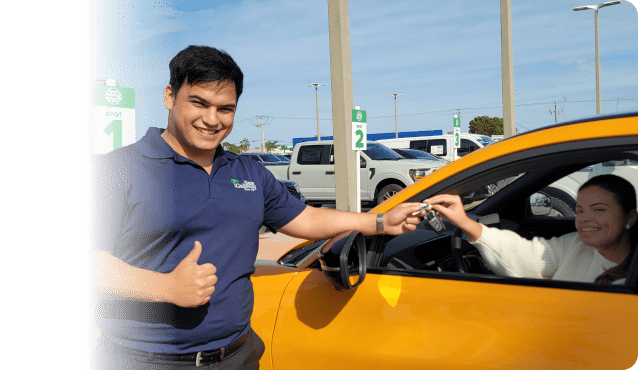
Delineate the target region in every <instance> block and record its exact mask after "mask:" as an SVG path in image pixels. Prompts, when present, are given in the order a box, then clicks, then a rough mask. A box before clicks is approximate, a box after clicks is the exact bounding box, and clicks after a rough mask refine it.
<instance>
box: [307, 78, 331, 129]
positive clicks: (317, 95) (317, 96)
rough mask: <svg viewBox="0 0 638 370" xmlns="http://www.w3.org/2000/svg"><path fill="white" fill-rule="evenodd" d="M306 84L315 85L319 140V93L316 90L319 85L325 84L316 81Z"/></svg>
mask: <svg viewBox="0 0 638 370" xmlns="http://www.w3.org/2000/svg"><path fill="white" fill-rule="evenodd" d="M306 86H314V87H315V101H316V102H317V141H321V132H320V130H319V93H318V92H317V90H318V88H319V86H327V85H322V84H318V83H311V84H310V85H306Z"/></svg>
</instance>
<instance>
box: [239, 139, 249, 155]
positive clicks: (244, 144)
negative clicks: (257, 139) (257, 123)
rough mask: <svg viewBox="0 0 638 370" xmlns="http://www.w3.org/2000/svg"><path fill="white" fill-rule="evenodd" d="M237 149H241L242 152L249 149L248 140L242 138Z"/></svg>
mask: <svg viewBox="0 0 638 370" xmlns="http://www.w3.org/2000/svg"><path fill="white" fill-rule="evenodd" d="M239 149H241V151H242V152H245V151H247V150H248V149H250V142H249V141H248V139H246V138H244V140H242V141H241V142H240V143H239Z"/></svg>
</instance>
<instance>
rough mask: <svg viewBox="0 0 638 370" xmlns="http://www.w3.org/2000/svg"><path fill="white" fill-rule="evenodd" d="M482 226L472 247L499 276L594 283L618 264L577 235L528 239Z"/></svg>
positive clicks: (511, 232)
mask: <svg viewBox="0 0 638 370" xmlns="http://www.w3.org/2000/svg"><path fill="white" fill-rule="evenodd" d="M481 226H482V227H483V232H482V234H481V237H480V238H478V239H477V240H476V241H475V242H474V243H472V245H474V246H475V247H476V248H477V249H478V250H479V252H480V253H481V255H482V256H483V258H484V259H485V262H486V263H487V264H488V265H489V266H490V268H491V269H492V271H494V273H495V274H497V275H502V276H513V277H527V278H545V279H555V280H569V281H580V282H594V280H595V279H596V278H597V277H598V275H600V274H602V273H603V272H604V271H605V270H608V269H610V268H612V267H614V266H616V265H617V264H616V263H614V262H611V261H609V260H607V259H606V258H605V257H603V256H602V255H600V253H598V251H596V250H595V249H594V248H591V247H588V246H586V245H584V244H583V242H582V241H581V240H580V238H579V237H578V233H577V232H574V233H570V234H566V235H563V236H559V237H554V238H551V239H545V238H540V237H535V238H534V239H532V240H527V239H525V238H523V237H521V236H519V235H518V234H516V233H515V232H513V231H509V230H499V229H495V228H492V227H487V226H484V225H481ZM623 282H624V279H623V280H622V281H616V282H615V283H616V284H618V283H623Z"/></svg>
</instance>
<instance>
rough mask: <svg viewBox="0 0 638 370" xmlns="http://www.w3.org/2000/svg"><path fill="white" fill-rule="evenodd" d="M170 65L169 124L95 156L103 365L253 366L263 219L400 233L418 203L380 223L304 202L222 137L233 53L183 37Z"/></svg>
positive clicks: (312, 229)
mask: <svg viewBox="0 0 638 370" xmlns="http://www.w3.org/2000/svg"><path fill="white" fill-rule="evenodd" d="M169 67H170V83H169V85H168V86H166V88H165V89H164V103H165V105H166V108H167V109H168V110H169V114H168V125H167V128H166V129H165V130H163V129H159V128H150V129H149V130H148V131H147V133H146V135H145V136H144V137H143V138H142V139H141V140H140V141H138V142H137V143H135V144H133V145H129V146H127V147H124V148H121V149H118V150H115V151H113V152H111V153H109V154H107V155H106V156H104V157H103V158H100V160H99V162H98V163H97V169H98V174H99V179H98V184H99V190H98V191H97V194H96V196H97V198H98V208H97V213H98V221H97V225H96V231H97V239H96V244H97V250H96V252H95V257H96V276H97V283H98V292H99V293H98V294H99V299H98V305H97V319H98V324H99V327H100V330H101V337H100V341H99V346H98V351H97V353H98V356H97V360H98V364H99V366H100V367H102V368H108V369H114V368H122V369H135V368H149V369H150V368H152V369H160V368H167V369H169V368H180V369H182V368H183V369H188V368H191V367H192V368H195V367H198V366H201V365H206V366H208V367H209V368H219V369H222V368H223V369H234V368H241V369H250V368H258V367H259V358H260V357H261V354H262V353H263V351H264V346H263V342H261V340H260V339H259V337H257V335H256V334H255V333H254V332H253V331H252V330H251V328H250V316H251V314H252V307H253V289H252V284H251V281H250V275H251V274H252V273H253V272H254V262H255V259H256V256H257V249H258V229H259V226H260V225H261V224H262V223H266V224H268V225H270V226H272V227H273V228H275V229H277V230H279V231H280V232H282V233H284V234H287V235H292V236H296V237H303V238H307V239H314V240H320V239H327V238H330V237H332V236H334V235H337V234H339V233H341V232H344V231H347V230H360V231H362V232H364V233H366V234H374V233H378V232H380V231H383V232H385V233H388V234H394V235H396V234H400V233H403V232H406V231H410V230H414V229H415V228H416V224H418V222H419V219H418V218H417V217H413V216H411V214H412V213H413V212H416V211H419V209H420V206H419V203H410V204H403V205H401V206H398V207H395V208H394V209H393V210H391V211H389V212H387V213H385V214H384V215H383V216H382V219H380V220H379V221H378V220H377V217H376V215H374V214H366V213H364V214H361V213H351V212H342V211H337V210H331V209H324V208H314V207H306V206H305V205H304V204H303V203H302V202H301V201H299V200H298V199H297V198H295V197H293V196H291V195H290V193H289V192H288V191H287V189H286V188H285V187H284V186H283V185H281V184H280V183H279V181H277V180H276V179H275V178H274V176H273V175H272V174H271V173H270V171H268V170H266V169H265V168H264V167H263V166H262V165H260V164H259V163H257V162H255V161H253V160H251V159H247V158H245V157H241V156H238V155H235V154H233V153H229V152H225V151H224V150H223V149H222V147H221V145H220V144H221V143H222V141H223V140H224V139H225V138H226V137H227V136H228V134H230V132H231V130H232V128H233V119H234V115H235V111H236V109H237V102H238V99H239V96H240V95H241V92H242V88H243V74H242V72H241V70H240V69H239V67H238V66H237V65H236V63H235V62H234V61H233V59H232V58H231V57H230V56H229V55H228V54H226V53H225V52H222V51H219V50H217V49H214V48H210V47H204V46H189V47H188V48H186V49H184V50H182V51H181V52H180V53H178V54H177V55H176V56H175V58H173V60H171V62H170V64H169ZM423 212H424V211H423ZM420 216H423V214H421V215H420ZM379 229H381V230H379Z"/></svg>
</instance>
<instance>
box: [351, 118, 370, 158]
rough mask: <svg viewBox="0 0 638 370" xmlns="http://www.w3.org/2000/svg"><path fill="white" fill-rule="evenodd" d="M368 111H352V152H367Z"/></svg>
mask: <svg viewBox="0 0 638 370" xmlns="http://www.w3.org/2000/svg"><path fill="white" fill-rule="evenodd" d="M367 137H368V133H367V129H366V111H364V110H360V109H353V110H352V150H366V149H368V145H367Z"/></svg>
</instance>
